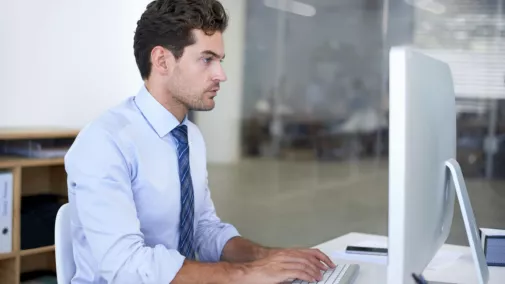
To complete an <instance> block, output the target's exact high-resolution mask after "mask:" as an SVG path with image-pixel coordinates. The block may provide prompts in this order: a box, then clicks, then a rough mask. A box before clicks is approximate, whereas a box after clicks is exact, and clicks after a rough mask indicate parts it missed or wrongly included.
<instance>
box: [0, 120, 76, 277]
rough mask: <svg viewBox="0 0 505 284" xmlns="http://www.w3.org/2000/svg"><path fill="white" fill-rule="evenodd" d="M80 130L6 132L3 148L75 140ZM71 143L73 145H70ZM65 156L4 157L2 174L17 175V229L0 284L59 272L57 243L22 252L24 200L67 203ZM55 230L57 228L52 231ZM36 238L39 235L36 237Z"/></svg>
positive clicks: (0, 140)
mask: <svg viewBox="0 0 505 284" xmlns="http://www.w3.org/2000/svg"><path fill="white" fill-rule="evenodd" d="M77 133H78V130H74V129H2V128H0V146H2V145H3V144H5V143H9V142H11V141H20V140H21V141H23V140H25V141H28V140H41V139H42V140H44V139H52V140H58V139H61V140H65V141H66V142H67V143H69V141H73V139H74V138H75V137H76V135H77ZM70 143H71V142H70ZM63 163H64V159H63V157H56V158H31V157H20V156H13V155H9V154H0V171H9V172H11V173H12V175H13V212H12V216H13V228H12V238H13V240H12V241H13V247H12V252H11V253H7V254H0V283H2V284H4V283H5V284H18V283H20V279H21V274H22V273H25V272H28V273H29V272H33V271H41V270H45V271H56V264H55V259H54V240H53V243H52V244H49V245H47V246H42V247H36V248H30V249H22V248H23V247H24V246H23V244H22V236H21V232H22V230H21V228H22V222H23V219H22V209H23V208H22V204H23V203H22V200H23V198H24V197H28V196H34V195H40V194H57V195H59V196H61V197H62V200H61V202H62V203H64V202H66V201H67V200H66V198H67V188H66V173H65V168H64V165H63ZM50 229H51V230H53V231H54V228H50ZM35 237H36V236H35Z"/></svg>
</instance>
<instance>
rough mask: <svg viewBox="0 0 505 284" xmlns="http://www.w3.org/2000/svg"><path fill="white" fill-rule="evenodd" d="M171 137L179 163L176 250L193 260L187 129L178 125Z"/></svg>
mask: <svg viewBox="0 0 505 284" xmlns="http://www.w3.org/2000/svg"><path fill="white" fill-rule="evenodd" d="M172 135H173V136H174V137H175V139H176V140H177V157H178V162H179V180H180V182H181V214H180V224H179V232H180V236H179V246H178V250H179V253H181V254H182V255H183V256H185V257H186V258H188V259H191V260H194V259H195V249H194V239H193V238H194V234H193V220H194V214H195V213H194V211H195V210H194V207H195V205H194V202H195V199H194V195H193V183H192V181H191V169H190V166H189V144H188V128H187V126H186V125H183V124H181V125H179V126H177V127H176V128H174V130H172Z"/></svg>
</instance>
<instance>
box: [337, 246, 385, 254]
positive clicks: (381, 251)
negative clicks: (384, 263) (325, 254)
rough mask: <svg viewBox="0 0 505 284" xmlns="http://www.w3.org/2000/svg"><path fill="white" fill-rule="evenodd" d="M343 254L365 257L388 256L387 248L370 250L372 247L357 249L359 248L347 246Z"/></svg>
mask: <svg viewBox="0 0 505 284" xmlns="http://www.w3.org/2000/svg"><path fill="white" fill-rule="evenodd" d="M345 252H346V253H352V254H366V255H379V256H387V255H388V249H387V248H372V247H359V246H347V248H346V249H345Z"/></svg>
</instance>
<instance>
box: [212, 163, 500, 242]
mask: <svg viewBox="0 0 505 284" xmlns="http://www.w3.org/2000/svg"><path fill="white" fill-rule="evenodd" d="M387 169H388V164H387V162H386V161H361V162H355V163H354V164H350V163H348V162H347V163H340V162H313V161H302V162H300V161H275V160H244V161H242V162H240V163H239V164H237V165H232V166H231V165H227V166H224V165H210V166H209V180H210V187H211V191H212V197H213V200H214V203H215V205H216V208H217V212H218V214H219V216H220V217H221V218H222V219H223V220H224V221H227V222H231V223H233V224H234V225H235V226H236V227H237V228H238V229H239V231H240V232H241V234H242V235H243V236H245V237H247V238H249V239H252V240H253V241H256V242H259V243H261V244H264V245H271V246H312V245H315V244H318V243H321V242H323V241H326V240H329V239H332V238H335V237H337V236H340V235H343V234H346V233H348V232H351V231H355V232H364V233H374V234H383V235H386V234H387V218H388V172H387ZM466 182H467V186H468V190H469V194H470V198H471V201H472V205H473V208H474V210H475V215H476V218H477V222H478V225H479V226H481V227H496V228H505V181H490V182H488V181H484V180H477V179H467V180H466ZM455 208H456V209H455V212H454V213H455V214H454V215H455V218H454V222H453V227H452V231H451V234H450V236H449V240H448V243H453V244H462V245H466V244H467V239H466V235H465V231H464V225H463V221H462V219H461V213H460V211H459V207H458V205H457V204H456V207H455Z"/></svg>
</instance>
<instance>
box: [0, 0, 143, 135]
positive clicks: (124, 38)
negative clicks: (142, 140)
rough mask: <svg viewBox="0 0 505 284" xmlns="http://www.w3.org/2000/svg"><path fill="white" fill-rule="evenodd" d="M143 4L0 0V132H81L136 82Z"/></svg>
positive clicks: (134, 1)
mask: <svg viewBox="0 0 505 284" xmlns="http://www.w3.org/2000/svg"><path fill="white" fill-rule="evenodd" d="M148 2H150V1H148V0H107V1H103V0H71V1H59V0H44V1H37V0H31V1H18V0H10V1H9V0H2V1H0V41H1V43H0V127H16V126H63V127H82V126H83V125H85V124H86V123H87V122H88V121H90V120H91V119H93V118H94V117H96V116H97V115H99V114H100V113H101V112H102V111H104V110H105V109H107V108H108V107H110V106H112V105H114V104H117V103H118V102H119V101H121V100H122V99H124V98H126V97H127V96H130V95H133V94H135V93H136V92H137V90H138V88H139V86H140V84H141V83H142V81H141V79H140V76H139V74H138V71H137V67H136V65H135V58H134V56H133V35H134V30H135V26H136V22H137V20H138V18H139V17H140V15H141V13H142V11H143V10H144V9H145V6H146V5H147V3H148Z"/></svg>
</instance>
